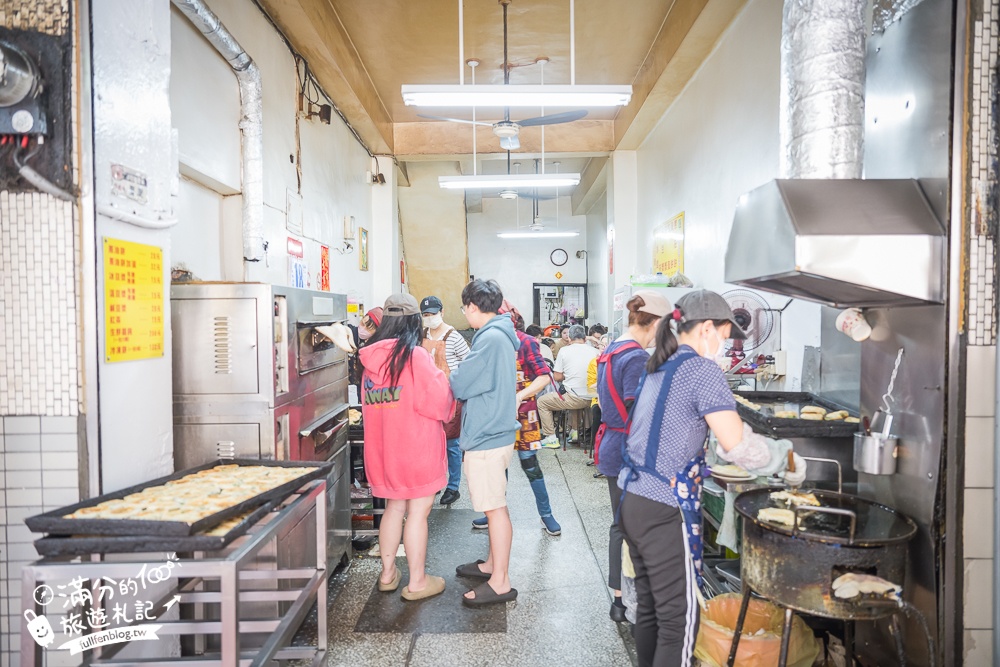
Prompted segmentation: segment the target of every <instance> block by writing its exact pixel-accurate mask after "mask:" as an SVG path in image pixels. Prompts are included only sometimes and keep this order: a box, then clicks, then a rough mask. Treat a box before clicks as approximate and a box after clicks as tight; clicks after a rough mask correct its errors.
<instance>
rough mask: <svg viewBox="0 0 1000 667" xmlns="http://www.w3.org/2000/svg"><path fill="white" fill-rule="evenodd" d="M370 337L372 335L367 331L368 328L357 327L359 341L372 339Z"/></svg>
mask: <svg viewBox="0 0 1000 667" xmlns="http://www.w3.org/2000/svg"><path fill="white" fill-rule="evenodd" d="M372 335H373V334H372V332H371V331H369V330H368V327H366V326H365V325H363V324H362V325H361V326H360V327H358V338H360V339H361V340H368V339H369V338H371V337H372Z"/></svg>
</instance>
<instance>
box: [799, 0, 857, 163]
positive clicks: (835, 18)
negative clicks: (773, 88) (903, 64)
mask: <svg viewBox="0 0 1000 667" xmlns="http://www.w3.org/2000/svg"><path fill="white" fill-rule="evenodd" d="M866 4H867V2H866V0H785V7H784V12H783V17H782V31H781V102H780V104H781V106H780V127H781V145H782V152H781V176H782V178H860V177H861V171H862V159H863V157H864V124H865V95H864V91H865V20H864V12H865V6H866Z"/></svg>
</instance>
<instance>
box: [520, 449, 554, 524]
mask: <svg viewBox="0 0 1000 667" xmlns="http://www.w3.org/2000/svg"><path fill="white" fill-rule="evenodd" d="M517 457H518V458H519V459H520V460H521V469H522V470H524V474H525V475H527V476H528V482H529V483H530V484H531V491H532V492H533V493H534V494H535V506H536V507H538V516H552V506H551V505H549V492H548V489H546V488H545V477H543V476H542V469H541V467H540V466H539V465H538V457H537V456H535V452H523V451H520V450H518V451H517Z"/></svg>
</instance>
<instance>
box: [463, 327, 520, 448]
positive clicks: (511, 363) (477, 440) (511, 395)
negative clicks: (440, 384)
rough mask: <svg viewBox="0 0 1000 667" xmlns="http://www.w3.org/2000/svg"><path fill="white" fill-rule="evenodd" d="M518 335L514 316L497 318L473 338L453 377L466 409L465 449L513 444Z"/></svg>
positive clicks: (514, 435)
mask: <svg viewBox="0 0 1000 667" xmlns="http://www.w3.org/2000/svg"><path fill="white" fill-rule="evenodd" d="M517 346H518V340H517V335H516V334H515V333H514V325H513V324H512V323H511V319H510V315H506V314H505V315H497V316H495V317H493V318H492V319H491V320H490V321H489V322H487V323H486V324H485V325H484V326H483V328H482V329H480V330H479V331H477V332H476V335H475V336H473V337H472V350H471V351H470V352H469V355H468V356H467V357H465V359H464V360H463V361H462V363H460V364H459V365H458V368H457V369H455V371H454V372H453V373H452V374H451V390H452V392H454V394H455V398H457V399H458V400H460V401H465V407H464V408H463V409H462V435H461V438H460V440H459V442H460V443H461V446H462V449H464V450H467V451H468V450H480V451H482V450H486V449H496V448H497V447H506V446H507V445H513V444H514V439H515V437H516V435H517V429H518V428H520V425H519V424H518V422H517V405H515V400H516V398H517Z"/></svg>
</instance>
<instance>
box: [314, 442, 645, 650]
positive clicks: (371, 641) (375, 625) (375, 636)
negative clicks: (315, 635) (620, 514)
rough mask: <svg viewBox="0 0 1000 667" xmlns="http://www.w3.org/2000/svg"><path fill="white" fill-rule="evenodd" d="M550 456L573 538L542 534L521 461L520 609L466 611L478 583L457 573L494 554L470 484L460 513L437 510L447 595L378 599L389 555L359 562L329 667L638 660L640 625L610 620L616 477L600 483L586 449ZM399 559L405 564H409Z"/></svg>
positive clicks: (348, 572)
mask: <svg viewBox="0 0 1000 667" xmlns="http://www.w3.org/2000/svg"><path fill="white" fill-rule="evenodd" d="M538 456H539V460H540V461H541V467H542V470H543V472H544V474H545V482H546V486H547V487H548V491H549V498H550V500H551V504H552V509H553V515H554V516H555V518H556V519H557V520H558V521H559V523H560V524H562V535H559V536H557V537H551V536H549V535H547V534H546V533H545V532H544V531H543V530H542V525H541V523H540V521H539V518H538V512H537V511H536V509H535V503H534V496H533V495H532V493H531V488H530V487H529V485H528V481H527V478H526V477H525V475H524V474H523V472H522V471H521V470H520V469H519V466H518V464H517V459H515V460H514V463H513V467H512V468H511V470H510V483H509V486H508V504H509V507H510V513H511V519H512V521H513V524H514V542H513V548H512V553H511V568H510V576H511V583H512V584H513V585H514V587H515V588H517V589H518V592H519V595H518V599H517V601H515V602H512V603H508V604H507V605H506V609H503V608H502V607H495V608H493V609H492V610H469V609H466V608H465V607H463V606H462V604H461V595H462V594H463V593H464V592H465V591H466V590H468V588H469V584H470V583H474V582H469V581H466V580H463V579H459V578H456V576H455V572H454V568H455V565H456V564H460V563H463V562H468V561H472V560H475V559H476V558H484V557H485V555H486V549H487V535H486V531H484V530H475V529H473V528H472V525H471V520H472V519H473V518H475V517H477V516H479V515H478V514H476V513H475V512H473V511H472V509H471V504H470V503H469V499H468V493H467V489H466V485H465V480H464V479H463V481H462V488H461V493H462V497H461V499H460V500H459V501H458V502H456V503H455V504H453V505H452V506H451V508H442V507H440V506H439V505H435V509H434V510H433V512H432V513H431V519H430V531H431V535H430V545H429V547H428V565H427V570H428V572H429V573H432V574H438V575H441V576H444V577H445V580H446V582H447V589H446V591H445V593H444V594H443V595H441V596H440V597H439V598H436V599H433V600H427V601H424V602H417V603H404V602H402V601H401V600H400V599H399V596H398V594H380V593H378V592H376V591H375V583H376V579H377V578H378V574H379V570H380V567H381V566H380V562H379V559H378V558H375V557H370V556H367V555H364V554H362V555H359V556H356V557H355V559H354V560H353V561H352V563H351V564H350V566H349V567H347V568H346V569H344V570H341V571H339V572H338V573H337V574H335V576H334V577H333V580H332V581H331V588H330V593H331V597H330V599H331V603H330V615H329V623H328V627H327V639H328V642H329V652H328V659H327V664H328V665H350V666H351V667H357V666H359V665H370V666H372V667H376V666H385V667H397V666H399V665H407V666H412V667H421V666H425V665H426V666H434V667H441V666H448V667H473V666H480V665H517V666H519V667H530V666H533V665H547V666H548V665H573V666H582V665H602V666H604V665H610V666H622V667H628V666H629V665H633V664H635V658H634V656H635V650H634V643H633V641H632V638H631V636H630V634H629V627H628V625H626V624H623V625H621V626H618V625H616V624H615V623H613V622H612V621H611V620H610V619H609V618H608V607H609V605H610V601H611V598H610V594H611V593H610V590H609V589H608V588H607V586H606V585H605V583H606V581H607V565H608V564H607V560H608V559H607V549H608V524H609V522H610V519H611V509H610V501H609V500H608V492H607V481H606V480H604V479H594V477H593V473H594V468H592V467H589V466H587V465H586V461H587V456H586V454H585V453H584V452H583V451H582V450H578V449H571V450H569V451H565V452H563V451H553V450H543V451H541V452H539V455H538ZM397 562H398V565H399V566H400V567H402V568H405V562H406V561H405V559H404V558H400V559H399V560H398V561H397ZM404 575H405V570H404ZM405 582H406V579H405V576H404V580H403V583H404V584H405Z"/></svg>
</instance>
